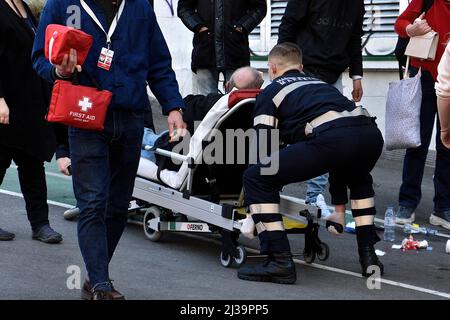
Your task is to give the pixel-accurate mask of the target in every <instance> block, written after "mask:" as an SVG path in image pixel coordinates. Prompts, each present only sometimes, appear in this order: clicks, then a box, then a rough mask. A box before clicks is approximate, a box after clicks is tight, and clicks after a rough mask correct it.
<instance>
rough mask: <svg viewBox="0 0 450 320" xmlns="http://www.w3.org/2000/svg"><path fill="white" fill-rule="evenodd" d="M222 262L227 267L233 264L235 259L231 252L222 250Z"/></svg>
mask: <svg viewBox="0 0 450 320" xmlns="http://www.w3.org/2000/svg"><path fill="white" fill-rule="evenodd" d="M220 264H221V265H222V266H223V267H225V268H229V267H231V265H232V264H233V259H231V256H230V255H229V254H227V253H223V252H220Z"/></svg>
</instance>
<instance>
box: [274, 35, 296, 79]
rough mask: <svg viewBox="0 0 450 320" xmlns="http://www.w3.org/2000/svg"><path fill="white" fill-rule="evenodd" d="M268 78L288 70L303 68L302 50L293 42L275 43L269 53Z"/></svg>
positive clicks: (276, 76)
mask: <svg viewBox="0 0 450 320" xmlns="http://www.w3.org/2000/svg"><path fill="white" fill-rule="evenodd" d="M268 67H269V76H270V79H272V80H273V79H275V78H278V77H279V76H281V75H283V74H284V73H285V72H286V71H289V70H299V71H302V70H303V54H302V50H301V49H300V48H299V47H298V46H297V45H296V44H294V43H291V42H284V43H280V44H277V45H276V46H275V47H273V49H272V50H271V51H270V53H269V63H268Z"/></svg>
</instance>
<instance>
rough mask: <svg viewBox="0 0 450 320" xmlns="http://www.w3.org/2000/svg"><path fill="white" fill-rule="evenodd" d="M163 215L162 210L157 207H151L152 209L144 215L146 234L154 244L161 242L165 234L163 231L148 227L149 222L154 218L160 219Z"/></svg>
mask: <svg viewBox="0 0 450 320" xmlns="http://www.w3.org/2000/svg"><path fill="white" fill-rule="evenodd" d="M161 214H162V212H161V210H160V209H159V208H158V207H155V206H151V207H150V208H148V209H147V211H145V214H144V223H143V226H144V233H145V236H146V237H147V238H148V239H149V240H151V241H153V242H158V241H159V240H161V237H162V235H163V233H162V232H161V231H157V230H153V229H151V228H150V227H149V226H148V222H149V221H150V220H151V219H153V218H158V217H160V216H161Z"/></svg>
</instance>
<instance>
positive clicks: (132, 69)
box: [33, 0, 184, 114]
mask: <svg viewBox="0 0 450 320" xmlns="http://www.w3.org/2000/svg"><path fill="white" fill-rule="evenodd" d="M85 1H86V3H87V4H88V5H89V7H90V8H91V9H92V10H93V11H94V13H95V14H96V16H97V17H98V19H99V20H100V22H101V24H102V26H103V28H104V29H105V30H108V29H109V25H108V23H107V21H106V18H105V15H104V13H103V11H102V10H101V8H100V7H99V6H98V5H97V4H96V2H95V1H94V0H85ZM71 5H75V6H78V7H79V8H80V13H81V27H82V30H83V31H84V32H86V33H88V34H90V35H92V36H93V38H94V43H93V45H92V48H91V49H90V51H89V55H88V57H87V59H86V61H85V63H84V65H83V69H84V70H86V71H87V72H89V74H90V75H91V76H93V77H94V78H96V79H97V80H98V82H99V83H100V85H101V86H102V87H103V88H104V89H106V90H109V91H111V92H112V93H113V99H112V102H111V105H110V108H111V109H124V110H144V109H145V108H146V107H148V106H149V100H148V96H147V89H146V85H147V82H148V84H149V86H150V88H151V90H152V92H153V93H154V94H155V96H156V98H157V99H158V101H159V103H160V104H161V106H162V109H163V113H164V114H168V113H169V111H171V110H173V109H176V108H180V107H182V108H183V107H184V106H183V99H182V98H181V96H180V94H179V89H178V83H177V81H176V78H175V73H174V71H173V70H172V66H171V64H172V59H171V56H170V52H169V49H168V48H167V44H166V41H165V40H164V37H163V34H162V32H161V30H160V28H159V26H158V23H157V21H156V16H155V13H154V11H153V9H152V8H151V6H150V5H149V3H148V1H147V0H126V2H125V7H124V10H123V14H122V16H121V17H120V20H119V23H118V25H117V28H116V30H115V32H114V35H113V36H112V43H111V50H113V51H114V58H113V62H112V67H111V70H110V71H106V70H103V69H101V68H99V67H97V62H98V59H99V56H100V52H101V49H102V48H103V47H105V46H106V35H105V34H104V32H103V31H102V30H101V29H100V27H99V26H98V25H97V24H96V23H95V22H94V21H93V20H92V19H91V17H89V15H88V14H87V13H86V11H85V10H84V9H82V7H81V4H80V1H79V0H48V1H47V4H46V6H45V9H44V12H43V13H42V15H41V21H40V23H39V28H38V31H37V34H36V42H35V45H34V48H33V62H34V68H35V69H36V71H37V72H38V73H39V74H40V75H41V76H42V77H43V78H45V79H47V80H48V81H50V82H52V81H53V67H52V65H51V64H50V63H49V62H48V60H47V59H46V58H45V56H44V45H45V44H44V42H45V29H46V28H47V26H48V25H49V24H51V23H55V24H62V25H66V23H67V22H70V21H72V19H69V18H70V17H72V11H70V10H67V8H68V7H69V6H71ZM80 83H81V84H82V85H87V86H92V84H91V83H90V81H89V80H88V79H87V78H86V77H85V76H83V75H81V77H80Z"/></svg>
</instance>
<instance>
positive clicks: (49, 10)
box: [31, 0, 64, 82]
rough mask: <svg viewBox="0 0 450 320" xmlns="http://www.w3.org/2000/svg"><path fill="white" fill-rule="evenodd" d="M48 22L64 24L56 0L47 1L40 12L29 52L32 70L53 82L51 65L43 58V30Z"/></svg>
mask: <svg viewBox="0 0 450 320" xmlns="http://www.w3.org/2000/svg"><path fill="white" fill-rule="evenodd" d="M49 24H64V23H62V21H61V19H60V10H59V5H58V0H48V1H47V4H46V5H45V8H44V11H43V12H42V14H41V18H40V21H39V26H38V28H37V31H36V38H35V39H34V45H33V51H32V54H31V59H32V61H33V68H34V70H36V72H37V73H38V74H39V75H40V76H41V77H42V78H44V79H45V80H47V81H48V82H53V81H54V78H53V66H52V65H51V64H50V62H49V61H48V60H47V59H46V58H45V30H46V29H47V26H48V25H49Z"/></svg>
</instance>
